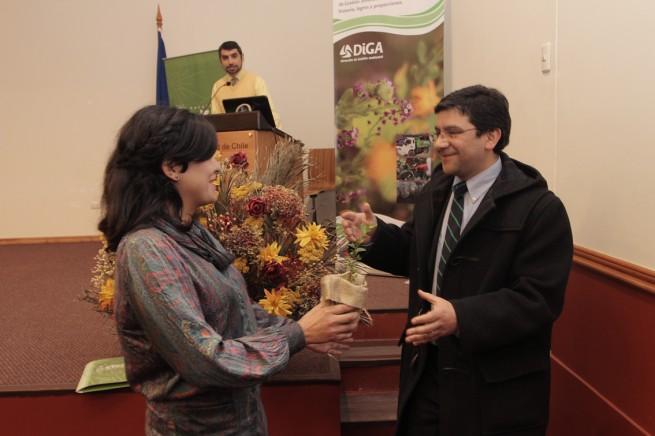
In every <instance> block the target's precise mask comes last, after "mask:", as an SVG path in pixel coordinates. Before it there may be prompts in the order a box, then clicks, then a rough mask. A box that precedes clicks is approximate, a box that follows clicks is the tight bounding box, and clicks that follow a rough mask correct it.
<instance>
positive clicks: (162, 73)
mask: <svg viewBox="0 0 655 436" xmlns="http://www.w3.org/2000/svg"><path fill="white" fill-rule="evenodd" d="M155 22H156V23H157V86H156V92H155V95H156V98H155V100H156V102H157V104H158V105H160V106H168V105H169V97H168V84H167V81H166V68H165V67H164V58H166V46H165V45H164V40H163V39H162V36H161V29H162V27H164V18H163V17H162V15H161V9H160V8H159V4H157V18H156V21H155Z"/></svg>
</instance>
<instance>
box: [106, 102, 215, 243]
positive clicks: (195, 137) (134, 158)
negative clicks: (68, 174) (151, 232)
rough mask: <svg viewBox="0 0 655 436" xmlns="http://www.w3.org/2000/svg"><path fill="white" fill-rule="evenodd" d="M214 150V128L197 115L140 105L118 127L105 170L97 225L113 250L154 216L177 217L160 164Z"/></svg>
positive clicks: (184, 164) (176, 200) (178, 205)
mask: <svg viewBox="0 0 655 436" xmlns="http://www.w3.org/2000/svg"><path fill="white" fill-rule="evenodd" d="M215 152H216V133H215V132H214V129H213V128H212V126H211V124H209V122H208V121H207V120H205V119H204V118H203V117H202V116H200V115H196V114H192V113H191V112H189V111H187V110H185V109H177V108H173V107H166V106H146V107H144V108H143V109H140V110H139V111H137V112H136V113H135V114H134V115H132V117H131V118H130V119H129V120H128V121H127V123H125V125H124V126H123V127H122V128H121V130H120V133H119V135H118V142H117V144H116V149H115V150H114V152H113V153H112V155H111V157H110V158H109V162H108V163H107V168H106V169H105V180H104V184H103V191H102V209H103V214H102V219H101V220H100V223H99V224H98V229H99V230H100V231H101V232H102V233H103V234H104V235H105V238H106V239H107V243H108V247H107V248H108V249H109V250H112V251H115V250H116V249H117V248H118V243H119V242H120V240H121V238H122V237H123V236H125V235H126V234H127V233H129V232H131V231H133V230H137V229H140V228H143V227H147V226H149V225H151V224H152V222H153V221H154V220H155V219H156V218H160V217H161V218H165V219H170V218H172V217H174V218H179V215H180V211H181V209H182V199H181V198H180V196H179V194H178V192H177V190H176V189H175V186H174V185H173V183H172V181H171V180H170V179H169V178H168V177H166V176H165V175H164V173H163V171H162V163H164V162H169V163H170V164H171V165H180V166H181V168H182V172H184V171H186V170H187V168H188V166H189V163H190V162H202V161H206V160H207V159H209V158H211V157H212V156H213V155H214V153H215Z"/></svg>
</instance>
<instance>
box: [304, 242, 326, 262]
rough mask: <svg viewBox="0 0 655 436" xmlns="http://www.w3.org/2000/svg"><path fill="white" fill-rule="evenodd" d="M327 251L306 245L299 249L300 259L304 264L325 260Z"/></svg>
mask: <svg viewBox="0 0 655 436" xmlns="http://www.w3.org/2000/svg"><path fill="white" fill-rule="evenodd" d="M324 253H325V249H324V248H322V247H315V246H314V245H310V244H309V245H305V246H304V247H300V248H299V249H298V257H300V261H301V262H302V263H312V262H318V261H320V260H321V259H322V258H323V254H324Z"/></svg>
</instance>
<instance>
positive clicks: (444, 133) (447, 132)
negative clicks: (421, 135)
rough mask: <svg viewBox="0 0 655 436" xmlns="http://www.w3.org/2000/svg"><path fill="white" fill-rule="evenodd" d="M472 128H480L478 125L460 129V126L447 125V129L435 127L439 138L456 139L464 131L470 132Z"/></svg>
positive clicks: (436, 136) (436, 137)
mask: <svg viewBox="0 0 655 436" xmlns="http://www.w3.org/2000/svg"><path fill="white" fill-rule="evenodd" d="M471 130H478V128H477V127H471V128H470V129H460V128H459V127H446V128H445V129H443V130H441V129H438V128H437V129H434V133H435V137H434V139H435V140H437V139H439V138H442V139H455V138H457V137H458V136H459V135H461V134H462V133H466V132H470V131H471Z"/></svg>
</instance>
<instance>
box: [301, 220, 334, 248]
mask: <svg viewBox="0 0 655 436" xmlns="http://www.w3.org/2000/svg"><path fill="white" fill-rule="evenodd" d="M296 244H298V245H299V246H300V247H306V246H308V245H311V246H313V247H314V248H322V249H326V248H327V246H328V238H327V234H326V233H325V229H324V228H323V227H322V226H321V225H320V224H316V223H310V224H308V225H306V226H303V227H300V228H298V230H297V231H296Z"/></svg>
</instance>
